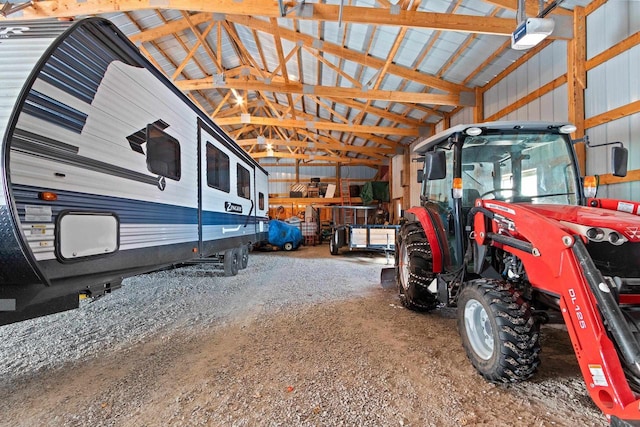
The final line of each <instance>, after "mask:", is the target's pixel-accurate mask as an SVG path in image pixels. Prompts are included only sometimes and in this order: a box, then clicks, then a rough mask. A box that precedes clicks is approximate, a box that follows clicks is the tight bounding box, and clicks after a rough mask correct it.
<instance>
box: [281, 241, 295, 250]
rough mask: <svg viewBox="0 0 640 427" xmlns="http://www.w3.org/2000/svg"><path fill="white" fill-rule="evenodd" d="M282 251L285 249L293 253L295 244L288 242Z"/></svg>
mask: <svg viewBox="0 0 640 427" xmlns="http://www.w3.org/2000/svg"><path fill="white" fill-rule="evenodd" d="M282 249H284V250H285V251H292V250H293V243H291V242H287V243H285V244H284V245H283V246H282Z"/></svg>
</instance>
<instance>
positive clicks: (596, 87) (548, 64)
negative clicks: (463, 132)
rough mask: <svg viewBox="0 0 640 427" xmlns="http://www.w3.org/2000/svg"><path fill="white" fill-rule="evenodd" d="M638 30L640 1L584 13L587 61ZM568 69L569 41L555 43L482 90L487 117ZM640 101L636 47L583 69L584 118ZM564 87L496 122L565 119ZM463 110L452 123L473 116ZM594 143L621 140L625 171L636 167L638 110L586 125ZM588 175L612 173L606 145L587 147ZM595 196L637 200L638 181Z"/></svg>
mask: <svg viewBox="0 0 640 427" xmlns="http://www.w3.org/2000/svg"><path fill="white" fill-rule="evenodd" d="M638 31H640V2H636V1H610V2H607V3H605V4H604V5H602V6H601V7H600V8H598V9H597V10H595V11H594V12H593V13H591V14H589V15H588V16H587V43H586V46H587V60H589V59H591V58H594V57H595V56H596V55H598V54H600V53H602V52H604V51H606V50H608V49H610V48H611V47H612V46H614V45H615V44H617V43H619V42H621V41H622V40H624V39H626V38H628V37H629V36H631V35H633V34H635V33H636V32H638ZM566 72H567V42H565V41H560V40H558V41H555V42H554V43H552V44H551V45H550V46H548V47H547V48H545V49H544V50H542V51H541V52H540V53H539V54H538V55H536V56H534V57H533V58H531V59H530V60H529V61H527V62H526V63H525V64H523V65H521V66H520V67H519V68H518V69H517V70H516V71H515V72H513V73H511V74H510V75H508V76H507V77H505V78H504V79H502V80H501V81H500V82H498V83H497V84H496V85H495V86H493V87H492V88H490V89H489V90H487V92H486V93H485V94H484V113H485V117H491V116H493V115H495V114H497V113H499V112H500V111H501V110H503V109H504V108H506V107H508V106H509V105H512V104H513V103H514V102H516V101H517V100H518V99H520V98H522V97H523V96H526V95H527V94H529V93H531V92H533V91H534V90H536V89H538V88H540V87H542V86H543V85H545V84H546V83H549V82H551V81H553V80H554V79H556V78H557V77H559V76H561V75H563V74H565V73H566ZM638 99H640V46H635V47H634V48H632V49H630V50H628V51H625V52H623V53H621V54H619V55H617V56H616V57H614V58H612V59H611V60H609V61H607V62H605V63H603V64H601V65H599V66H597V67H595V68H593V69H592V70H589V71H588V72H587V88H586V90H585V118H586V119H589V118H591V117H594V116H597V115H599V114H602V113H605V112H607V111H610V110H612V109H615V108H618V107H621V106H624V105H627V104H629V103H631V102H634V101H637V100H638ZM568 102H569V100H568V92H567V85H566V84H565V85H562V86H560V87H558V88H556V89H554V90H553V91H551V92H549V93H547V94H545V95H543V96H542V97H540V98H538V99H536V100H534V101H532V102H530V103H529V104H527V105H525V106H523V107H521V108H519V109H518V110H515V111H513V112H510V113H509V114H506V115H500V117H497V118H495V119H497V120H544V121H567V120H568ZM466 110H467V109H465V110H462V111H460V112H459V113H457V114H456V115H454V116H453V117H452V118H451V125H454V124H459V123H463V122H467V123H469V122H471V121H467V119H469V118H470V117H472V116H469V112H468V111H466ZM586 134H587V135H588V136H589V138H590V140H591V142H592V143H594V144H598V143H604V142H612V141H622V142H623V143H624V145H625V147H627V148H628V149H629V170H633V169H640V114H633V115H631V116H627V117H623V118H621V119H618V120H614V121H611V122H609V123H606V124H603V125H600V126H595V127H593V128H590V129H587V130H586ZM586 156H587V168H586V174H589V175H593V174H606V173H610V172H611V157H610V147H606V148H594V149H588V150H587V155H586ZM598 196H599V197H613V198H623V199H635V200H638V199H640V184H639V183H637V182H632V183H624V184H614V185H609V186H601V188H600V189H599V193H598Z"/></svg>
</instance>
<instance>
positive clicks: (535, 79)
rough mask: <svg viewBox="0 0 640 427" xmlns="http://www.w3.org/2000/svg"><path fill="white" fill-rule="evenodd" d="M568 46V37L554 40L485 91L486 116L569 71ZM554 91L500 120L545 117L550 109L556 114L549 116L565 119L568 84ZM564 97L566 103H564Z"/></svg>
mask: <svg viewBox="0 0 640 427" xmlns="http://www.w3.org/2000/svg"><path fill="white" fill-rule="evenodd" d="M566 49H567V43H566V42H565V41H562V40H558V41H555V42H554V43H552V44H551V45H549V46H547V47H546V48H545V49H543V50H542V51H541V52H540V53H538V54H537V55H535V56H534V57H532V58H531V59H530V60H529V61H527V62H526V63H525V64H523V65H521V66H520V67H518V68H517V69H516V70H515V71H514V72H513V73H511V74H509V75H508V76H506V77H505V78H504V79H502V80H501V81H500V82H498V83H497V84H496V85H495V86H493V87H492V88H490V89H489V90H488V91H486V92H485V94H484V100H483V102H484V113H485V117H489V116H492V115H494V114H496V113H498V112H499V111H501V110H503V109H504V108H507V107H508V106H510V105H513V104H514V103H515V102H517V101H518V100H520V99H522V98H523V97H525V96H527V95H528V94H530V93H532V92H533V91H535V90H537V89H539V88H540V87H542V86H544V85H545V84H547V83H549V82H552V81H553V80H555V79H556V78H558V77H560V76H562V75H563V74H565V73H566V72H567V54H566ZM552 93H553V96H552V97H551V98H550V99H549V100H546V101H543V103H542V104H536V101H534V102H532V103H530V104H528V105H526V106H523V107H521V108H520V109H518V110H516V111H513V112H511V113H509V114H508V115H507V116H505V117H501V118H499V119H498V120H541V119H542V117H549V116H550V113H549V112H550V111H551V112H552V114H553V115H552V116H551V117H550V118H549V120H554V121H555V120H566V117H567V112H566V111H567V107H566V106H567V103H566V87H565V88H564V89H561V88H557V89H555V90H554V91H553V92H552ZM563 101H564V104H561V103H562V102H563ZM560 105H563V106H562V108H559V106H560Z"/></svg>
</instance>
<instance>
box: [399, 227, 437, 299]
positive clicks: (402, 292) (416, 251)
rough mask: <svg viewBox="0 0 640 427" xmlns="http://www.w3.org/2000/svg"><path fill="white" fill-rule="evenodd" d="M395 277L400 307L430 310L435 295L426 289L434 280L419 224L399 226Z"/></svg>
mask: <svg viewBox="0 0 640 427" xmlns="http://www.w3.org/2000/svg"><path fill="white" fill-rule="evenodd" d="M395 258H396V277H397V278H398V294H399V296H400V302H401V303H402V305H404V306H405V307H407V308H408V309H411V310H433V309H434V308H436V306H437V305H438V300H437V298H436V295H435V294H433V293H431V292H430V291H429V290H428V289H427V286H429V284H430V283H431V281H433V279H434V278H435V274H434V273H433V268H432V265H433V264H432V262H433V261H432V257H431V248H430V247H429V243H428V242H427V237H426V236H425V234H424V230H423V229H422V226H421V225H420V224H419V223H418V222H407V223H405V224H403V225H402V227H401V228H400V232H399V233H398V234H397V241H396V253H395Z"/></svg>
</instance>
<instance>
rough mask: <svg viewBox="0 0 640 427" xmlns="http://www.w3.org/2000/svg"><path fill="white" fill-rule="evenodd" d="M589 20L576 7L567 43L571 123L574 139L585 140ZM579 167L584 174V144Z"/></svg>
mask: <svg viewBox="0 0 640 427" xmlns="http://www.w3.org/2000/svg"><path fill="white" fill-rule="evenodd" d="M586 27H587V20H586V16H585V14H584V8H583V7H580V6H576V7H575V8H574V10H573V34H574V37H573V40H570V41H569V43H567V50H568V52H567V92H568V98H569V99H568V101H569V106H568V107H569V111H568V113H569V115H568V117H569V121H570V122H571V123H573V124H574V125H575V126H576V131H575V133H574V135H573V138H574V139H580V138H583V137H584V135H585V127H584V90H585V89H586V87H587V70H586V68H585V57H586V55H587V28H586ZM575 149H576V155H577V157H578V165H579V167H580V170H581V171H582V173H583V174H584V173H585V172H586V167H587V158H586V151H585V147H584V143H580V144H576V145H575Z"/></svg>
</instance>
